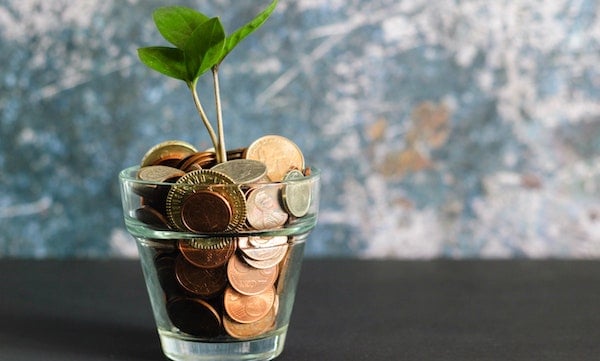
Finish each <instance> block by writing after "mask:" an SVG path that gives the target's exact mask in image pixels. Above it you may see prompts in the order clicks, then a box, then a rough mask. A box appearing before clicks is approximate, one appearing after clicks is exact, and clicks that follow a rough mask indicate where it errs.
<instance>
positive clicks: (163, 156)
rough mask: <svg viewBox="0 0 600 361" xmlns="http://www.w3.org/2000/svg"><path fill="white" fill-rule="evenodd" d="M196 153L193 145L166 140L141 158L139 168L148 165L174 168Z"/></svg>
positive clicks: (180, 141)
mask: <svg viewBox="0 0 600 361" xmlns="http://www.w3.org/2000/svg"><path fill="white" fill-rule="evenodd" d="M195 152H197V150H196V148H194V146H193V145H191V144H189V143H187V142H184V141H182V140H167V141H165V142H161V143H158V144H157V145H155V146H154V147H152V148H150V150H148V151H147V152H146V154H144V157H143V158H142V163H141V167H146V166H149V165H170V166H175V165H177V163H179V161H180V160H181V159H183V158H185V157H187V156H188V155H190V154H192V153H195Z"/></svg>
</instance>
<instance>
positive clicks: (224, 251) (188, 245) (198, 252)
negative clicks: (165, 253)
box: [177, 238, 236, 268]
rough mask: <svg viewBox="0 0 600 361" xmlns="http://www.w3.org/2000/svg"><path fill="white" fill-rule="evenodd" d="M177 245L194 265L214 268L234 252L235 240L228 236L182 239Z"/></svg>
mask: <svg viewBox="0 0 600 361" xmlns="http://www.w3.org/2000/svg"><path fill="white" fill-rule="evenodd" d="M177 247H178V248H179V251H180V252H181V254H182V255H183V257H185V259H186V260H188V262H190V263H191V264H193V265H195V266H196V267H202V268H216V267H221V266H223V265H225V263H227V261H228V260H229V258H230V257H231V255H233V253H234V252H235V249H236V242H234V241H233V240H232V239H230V238H209V239H182V240H180V241H179V242H178V243H177Z"/></svg>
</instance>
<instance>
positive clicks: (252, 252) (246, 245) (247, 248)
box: [238, 236, 288, 261]
mask: <svg viewBox="0 0 600 361" xmlns="http://www.w3.org/2000/svg"><path fill="white" fill-rule="evenodd" d="M280 238H283V239H284V242H283V243H281V242H279V239H280ZM269 241H271V242H267V243H269V245H266V244H265V245H261V246H260V247H254V246H252V245H251V244H250V242H249V240H248V237H240V238H238V248H239V249H240V250H241V251H242V253H244V255H246V256H247V257H249V258H252V259H253V260H255V261H268V260H271V259H275V258H278V257H279V256H280V253H281V252H285V251H286V250H287V247H288V245H287V237H285V236H284V237H273V238H271V239H270V240H269ZM282 249H283V250H282Z"/></svg>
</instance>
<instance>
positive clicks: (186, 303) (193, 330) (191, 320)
mask: <svg viewBox="0 0 600 361" xmlns="http://www.w3.org/2000/svg"><path fill="white" fill-rule="evenodd" d="M167 314H168V315H169V319H170V320H171V323H172V324H173V326H175V327H177V328H178V329H179V330H180V331H181V332H184V333H187V334H190V335H192V336H196V337H216V336H218V335H220V334H221V330H222V328H221V317H220V315H219V313H218V312H217V310H215V308H214V307H213V306H211V305H210V304H209V303H208V302H206V301H204V300H201V299H197V298H175V299H173V300H171V301H169V302H168V303H167Z"/></svg>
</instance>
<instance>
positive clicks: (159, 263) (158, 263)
mask: <svg viewBox="0 0 600 361" xmlns="http://www.w3.org/2000/svg"><path fill="white" fill-rule="evenodd" d="M154 266H155V267H156V274H157V276H158V282H159V283H160V286H161V288H162V290H163V292H164V294H165V299H166V300H169V299H172V298H173V297H176V296H179V295H180V294H181V292H180V290H179V283H178V282H177V278H176V277H175V257H174V256H173V255H172V254H159V255H158V256H157V257H156V258H155V259H154Z"/></svg>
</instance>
